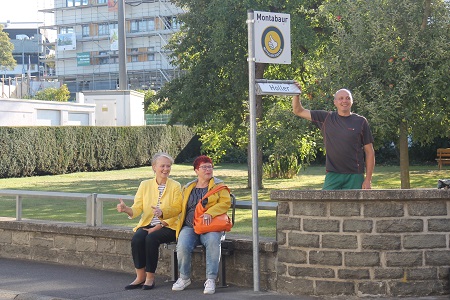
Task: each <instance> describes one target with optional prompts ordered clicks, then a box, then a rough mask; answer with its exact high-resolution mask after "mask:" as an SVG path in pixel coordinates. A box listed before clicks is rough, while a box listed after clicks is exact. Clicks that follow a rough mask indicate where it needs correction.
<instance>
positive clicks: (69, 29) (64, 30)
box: [59, 27, 73, 34]
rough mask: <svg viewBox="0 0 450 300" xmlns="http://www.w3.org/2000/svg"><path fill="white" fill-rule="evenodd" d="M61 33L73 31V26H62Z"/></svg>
mask: <svg viewBox="0 0 450 300" xmlns="http://www.w3.org/2000/svg"><path fill="white" fill-rule="evenodd" d="M59 33H61V34H66V33H73V27H60V28H59Z"/></svg>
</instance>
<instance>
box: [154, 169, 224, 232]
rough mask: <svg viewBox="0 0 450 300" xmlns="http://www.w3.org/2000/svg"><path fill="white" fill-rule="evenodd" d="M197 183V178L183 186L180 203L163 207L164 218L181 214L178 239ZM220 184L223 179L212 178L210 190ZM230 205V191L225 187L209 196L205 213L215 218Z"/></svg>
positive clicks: (209, 185) (177, 228) (178, 223)
mask: <svg viewBox="0 0 450 300" xmlns="http://www.w3.org/2000/svg"><path fill="white" fill-rule="evenodd" d="M196 184H197V179H195V180H194V181H191V182H189V183H187V184H186V185H185V186H184V187H183V190H182V192H181V194H182V201H180V203H174V206H172V207H170V208H168V209H167V210H164V209H162V211H163V217H164V218H166V217H169V218H171V217H173V216H179V219H178V222H177V226H176V237H177V239H178V235H179V234H180V231H181V228H182V227H183V223H184V218H185V217H186V208H187V202H188V199H189V195H190V194H191V191H192V190H193V189H194V187H195V185H196ZM218 184H223V181H222V180H220V179H218V178H216V177H213V178H211V180H210V181H209V184H208V191H209V190H211V189H212V188H213V187H214V186H216V185H218ZM230 207H231V197H230V193H229V192H228V190H226V189H223V190H221V191H219V192H218V193H215V194H212V195H211V196H209V197H208V203H207V204H206V212H205V213H207V214H209V215H211V216H212V217H213V218H214V217H215V216H218V215H221V214H224V213H226V212H227V211H228V209H229V208H230ZM180 212H181V213H180Z"/></svg>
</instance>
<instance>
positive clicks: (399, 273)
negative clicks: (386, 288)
mask: <svg viewBox="0 0 450 300" xmlns="http://www.w3.org/2000/svg"><path fill="white" fill-rule="evenodd" d="M373 275H374V279H380V280H381V279H401V278H403V276H404V272H403V269H399V268H375V269H374V271H373Z"/></svg>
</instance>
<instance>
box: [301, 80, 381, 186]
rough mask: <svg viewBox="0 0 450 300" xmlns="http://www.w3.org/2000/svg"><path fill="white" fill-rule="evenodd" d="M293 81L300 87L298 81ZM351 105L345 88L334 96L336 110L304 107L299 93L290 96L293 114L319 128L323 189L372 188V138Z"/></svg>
mask: <svg viewBox="0 0 450 300" xmlns="http://www.w3.org/2000/svg"><path fill="white" fill-rule="evenodd" d="M295 84H296V85H297V86H298V88H299V89H301V88H300V85H299V84H298V82H295ZM352 105H353V97H352V94H351V93H350V91H349V90H346V89H340V90H339V91H337V92H336V94H335V95H334V106H336V109H337V111H324V110H308V109H305V108H304V107H303V106H302V103H301V102H300V97H299V95H295V96H293V97H292V109H293V111H294V114H296V115H297V116H299V117H301V118H303V119H307V120H310V121H312V122H313V123H314V124H315V125H316V126H317V127H319V129H320V130H321V131H322V135H323V140H324V144H325V151H326V165H325V166H326V170H327V174H326V176H325V182H324V184H323V188H322V189H323V190H350V189H361V188H362V189H371V188H372V174H373V169H374V167H375V151H374V149H373V137H372V133H371V131H370V127H369V123H368V122H367V119H366V118H365V117H363V116H360V115H357V114H354V113H352V112H351V108H352ZM364 169H365V173H366V174H365V175H366V176H365V177H364Z"/></svg>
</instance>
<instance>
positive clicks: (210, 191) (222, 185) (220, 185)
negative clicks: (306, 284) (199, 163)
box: [200, 184, 230, 202]
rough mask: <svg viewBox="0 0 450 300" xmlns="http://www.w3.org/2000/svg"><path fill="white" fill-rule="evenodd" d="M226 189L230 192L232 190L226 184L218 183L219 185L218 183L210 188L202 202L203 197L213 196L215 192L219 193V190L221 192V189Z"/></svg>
mask: <svg viewBox="0 0 450 300" xmlns="http://www.w3.org/2000/svg"><path fill="white" fill-rule="evenodd" d="M224 189H227V190H228V192H230V189H229V188H228V187H227V186H226V185H224V184H218V185H216V186H215V187H213V188H212V189H210V190H209V191H208V192H207V193H206V194H205V196H203V197H202V199H200V202H201V201H202V200H203V199H205V198H208V197H209V196H211V195H212V194H215V193H217V192H219V191H221V190H224Z"/></svg>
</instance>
